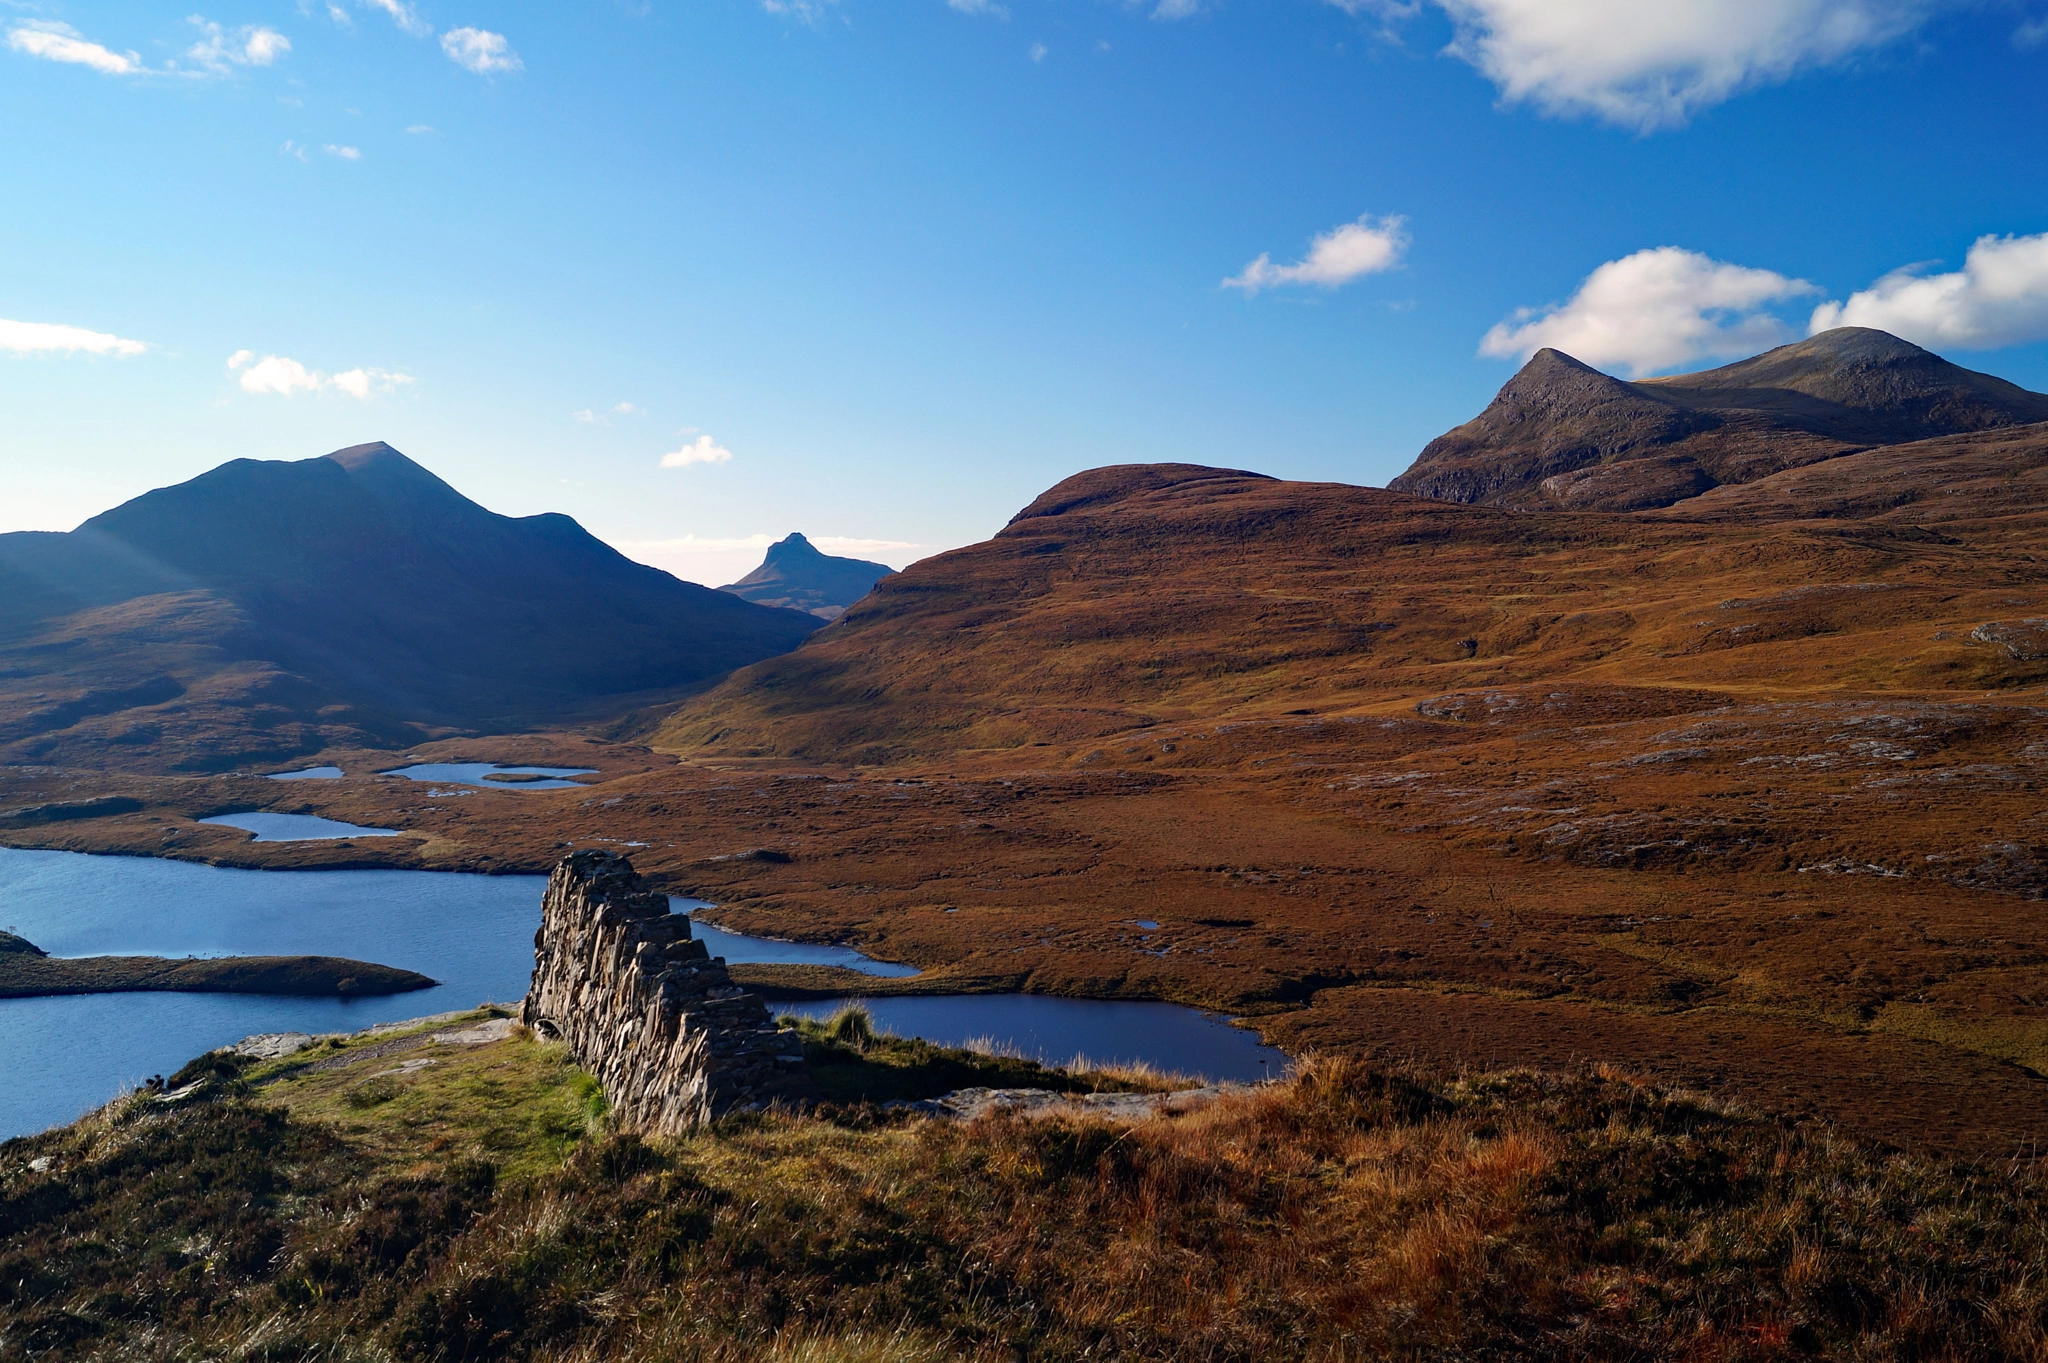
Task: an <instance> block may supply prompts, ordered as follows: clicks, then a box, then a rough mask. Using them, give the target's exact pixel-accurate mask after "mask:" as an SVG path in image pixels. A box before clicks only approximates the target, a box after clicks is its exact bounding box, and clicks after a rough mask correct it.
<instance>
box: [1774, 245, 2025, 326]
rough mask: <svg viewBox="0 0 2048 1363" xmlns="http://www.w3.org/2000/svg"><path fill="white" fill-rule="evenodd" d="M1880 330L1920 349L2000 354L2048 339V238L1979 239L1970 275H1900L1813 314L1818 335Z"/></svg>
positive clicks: (1910, 271) (1909, 271)
mask: <svg viewBox="0 0 2048 1363" xmlns="http://www.w3.org/2000/svg"><path fill="white" fill-rule="evenodd" d="M1831 327H1876V328H1877V329H1878V330H1880V331H1889V332H1891V333H1892V334H1893V335H1895V336H1903V337H1905V338H1906V339H1907V340H1909V341H1912V342H1914V343H1915V344H1917V345H1923V346H1928V347H1932V348H1938V347H1942V346H1949V347H1954V348H1958V349H1962V350H1993V349H1996V348H1997V347H1999V346H2008V345H2024V344H2026V343H2027V342H2029V341H2038V340H2042V339H2044V338H2048V232H2043V233H2041V234H2040V235H2038V236H2032V237H1994V236H1985V237H1979V238H1977V240H1976V242H1975V243H1973V244H1972V245H1971V247H1970V252H1969V254H1968V255H1967V256H1966V257H1964V259H1963V268H1962V269H1960V270H1956V271H1952V272H1951V273H1948V274H1932V275H1931V274H1922V273H1920V272H1919V270H1918V267H1912V266H1909V267H1907V268H1906V269H1903V270H1894V271H1892V272H1891V273H1890V274H1888V275H1886V276H1885V277H1884V278H1882V279H1880V280H1878V281H1877V282H1876V283H1875V284H1872V285H1871V286H1870V287H1869V288H1867V289H1864V290H1862V291H1860V292H1858V293H1852V294H1850V295H1849V301H1848V302H1846V303H1835V302H1828V303H1823V304H1821V305H1820V306H1819V307H1817V308H1815V309H1814V310H1813V322H1812V330H1814V331H1826V330H1828V329H1829V328H1831Z"/></svg>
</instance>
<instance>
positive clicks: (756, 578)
mask: <svg viewBox="0 0 2048 1363" xmlns="http://www.w3.org/2000/svg"><path fill="white" fill-rule="evenodd" d="M895 571H896V570H895V569H894V568H891V567H890V566H889V565H888V564H886V563H869V562H868V561H867V560H865V559H858V558H836V557H834V556H833V555H831V554H827V553H822V552H820V550H819V549H818V547H817V546H816V545H815V544H812V543H811V542H810V541H809V540H808V539H805V538H804V537H803V536H802V535H801V534H795V533H792V534H790V535H789V536H787V537H786V538H784V539H781V540H778V541H776V542H775V543H774V544H771V545H769V546H768V553H767V556H766V557H765V558H763V559H762V560H761V566H760V567H758V568H756V569H754V571H753V572H751V573H748V574H747V575H746V576H745V577H743V578H741V579H740V580H739V581H737V582H732V583H728V584H726V585H725V586H723V587H720V588H719V589H718V590H720V591H722V592H731V593H732V594H733V595H734V596H737V597H741V598H743V599H744V600H748V601H752V602H754V603H755V604H756V605H761V606H781V607H783V608H785V609H787V610H800V611H809V612H810V613H811V614H812V615H815V616H817V617H819V618H820V619H823V620H836V619H838V618H839V617H840V616H841V615H843V614H845V612H846V608H847V607H848V606H851V605H852V604H853V603H854V602H856V601H858V600H860V599H861V598H862V597H863V596H866V595H867V594H868V592H869V591H870V590H871V589H872V588H873V587H874V585H875V584H876V583H877V582H879V581H881V580H882V579H883V578H885V577H887V576H889V574H891V573H893V572H895Z"/></svg>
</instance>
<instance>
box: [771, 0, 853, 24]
mask: <svg viewBox="0 0 2048 1363" xmlns="http://www.w3.org/2000/svg"><path fill="white" fill-rule="evenodd" d="M836 3H838V0H761V8H762V9H765V10H767V11H768V12H769V13H770V14H779V15H781V16H782V17H783V18H785V19H794V20H796V21H797V22H798V23H800V24H809V25H811V26H812V27H813V28H816V27H817V26H818V25H819V24H822V23H824V22H825V16H826V15H828V14H830V13H831V12H832V6H833V5H834V4H836Z"/></svg>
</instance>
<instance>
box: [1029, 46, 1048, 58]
mask: <svg viewBox="0 0 2048 1363" xmlns="http://www.w3.org/2000/svg"><path fill="white" fill-rule="evenodd" d="M1048 50H1049V49H1048V48H1047V47H1046V45H1045V44H1044V43H1033V44H1031V47H1030V49H1029V52H1030V57H1031V60H1033V61H1035V62H1042V61H1044V60H1045V54H1046V52H1047V51H1048Z"/></svg>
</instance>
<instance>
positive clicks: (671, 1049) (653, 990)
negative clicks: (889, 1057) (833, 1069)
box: [520, 851, 817, 1136]
mask: <svg viewBox="0 0 2048 1363" xmlns="http://www.w3.org/2000/svg"><path fill="white" fill-rule="evenodd" d="M533 945H534V963H533V985H532V987H531V988H530V989H529V990H528V991H527V995H526V1003H525V1005H524V1007H523V1009H522V1011H521V1015H520V1016H521V1020H522V1021H524V1022H525V1023H526V1024H527V1025H528V1026H529V1027H532V1028H533V1029H534V1031H536V1032H538V1033H539V1034H541V1035H542V1036H546V1037H555V1038H559V1039H561V1040H562V1041H564V1042H567V1043H568V1046H569V1050H570V1053H571V1054H572V1055H574V1056H575V1057H576V1063H577V1064H579V1065H581V1066H582V1067H583V1068H584V1069H585V1070H587V1071H588V1072H589V1073H590V1074H591V1075H592V1076H593V1077H594V1078H595V1079H596V1080H597V1081H598V1083H599V1084H600V1085H602V1086H603V1089H604V1095H605V1098H606V1100H607V1101H608V1102H609V1103H610V1104H611V1107H612V1111H613V1112H614V1113H615V1114H616V1116H617V1120H618V1122H619V1124H620V1125H621V1126H622V1127H624V1128H626V1129H628V1130H633V1131H639V1132H643V1133H645V1134H648V1135H658V1136H675V1135H680V1134H682V1133H684V1132H687V1131H691V1130H694V1129H695V1128H697V1127H700V1126H702V1125H703V1124H704V1123H705V1122H707V1121H709V1120H710V1119H711V1118H712V1117H714V1116H716V1115H718V1114H719V1113H722V1112H728V1111H731V1110H733V1109H736V1108H747V1107H763V1106H766V1105H767V1104H769V1103H771V1102H777V1101H781V1102H803V1101H806V1100H809V1099H812V1098H815V1097H816V1096H817V1094H816V1090H815V1088H814V1087H813V1086H812V1084H811V1077H810V1071H809V1069H808V1067H807V1066H806V1065H805V1064H804V1057H803V1046H802V1043H801V1041H800V1040H799V1039H798V1037H797V1035H796V1033H794V1032H787V1031H782V1030H780V1029H778V1028H777V1027H776V1026H775V1023H774V1021H773V1020H772V1019H771V1018H770V1017H769V1016H768V1010H767V1009H766V1008H764V1007H762V1006H761V1001H760V1000H759V999H758V998H756V997H754V996H753V995H752V994H749V993H747V992H746V991H745V990H743V989H741V988H740V987H739V986H737V985H735V984H734V983H733V982H732V977H731V976H729V975H727V974H726V971H725V962H724V961H723V960H716V959H713V958H712V956H711V954H710V953H709V952H708V951H706V950H705V949H704V944H703V943H702V942H698V941H693V940H692V939H691V936H690V920H689V919H688V918H687V917H685V916H684V915H682V914H679V913H670V912H669V907H668V896H667V895H664V894H661V893H658V892H656V891H653V890H649V889H647V888H646V887H645V885H644V884H643V883H642V881H641V879H640V877H639V875H638V873H636V872H635V871H634V870H633V865H632V863H631V862H629V861H627V860H626V859H625V858H624V857H621V856H618V855H617V854H615V853H612V852H597V851H590V852H577V853H574V854H572V855H570V856H569V857H566V858H564V859H563V861H562V862H561V864H560V865H558V866H556V867H555V870H554V874H553V875H551V876H549V877H548V888H547V893H546V895H545V896H544V897H543V898H542V900H541V921H540V931H539V932H538V933H536V934H535V935H534V939H533Z"/></svg>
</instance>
